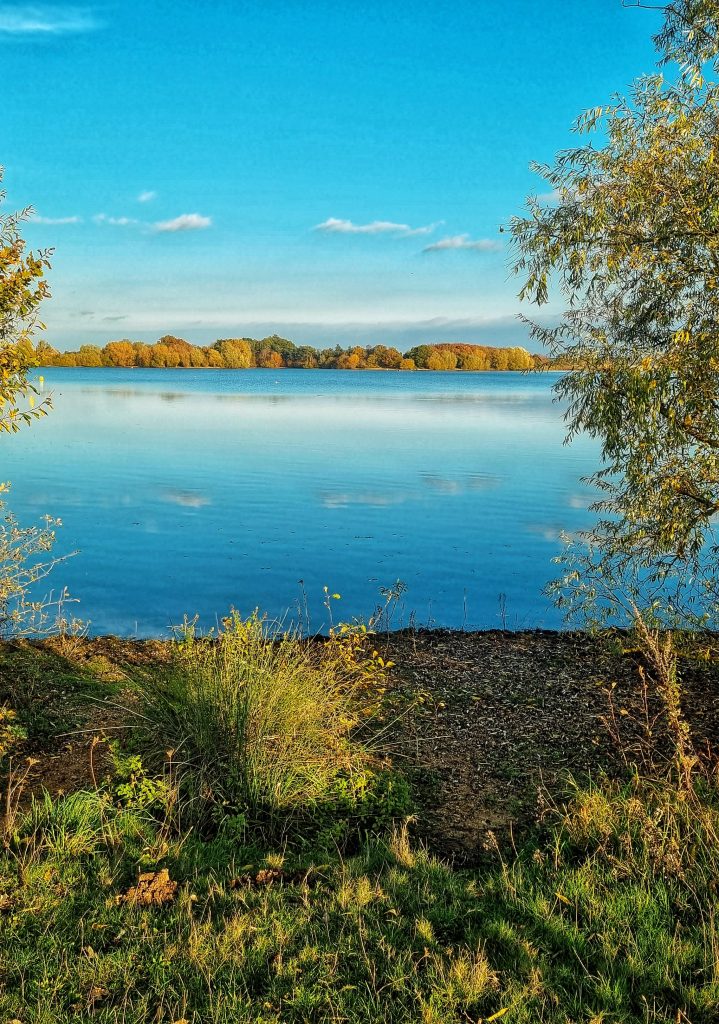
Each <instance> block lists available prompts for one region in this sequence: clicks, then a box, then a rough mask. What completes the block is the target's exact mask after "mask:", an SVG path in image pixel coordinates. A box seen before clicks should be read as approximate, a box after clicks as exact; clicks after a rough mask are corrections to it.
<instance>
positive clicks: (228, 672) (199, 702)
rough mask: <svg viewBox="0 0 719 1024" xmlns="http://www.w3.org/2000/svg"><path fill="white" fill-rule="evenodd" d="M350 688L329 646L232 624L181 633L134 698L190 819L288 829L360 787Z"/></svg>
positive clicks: (353, 684) (349, 675)
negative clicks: (231, 819) (204, 632)
mask: <svg viewBox="0 0 719 1024" xmlns="http://www.w3.org/2000/svg"><path fill="white" fill-rule="evenodd" d="M357 683H358V681H357V679H355V678H354V677H353V672H352V671H351V667H348V664H347V661H346V659H345V658H344V657H342V656H341V654H340V652H337V651H335V650H334V648H333V647H332V646H331V645H324V647H323V646H321V645H312V644H308V643H307V642H305V641H303V640H302V639H301V638H300V637H298V636H297V635H295V634H293V633H283V632H280V631H275V630H272V629H271V628H270V627H268V625H267V624H266V623H265V621H264V620H262V619H260V618H259V617H258V616H257V615H256V614H255V615H253V616H251V617H250V618H248V619H243V618H241V617H240V616H239V615H238V614H236V613H233V614H232V615H231V616H230V617H229V618H228V619H226V620H224V622H223V624H222V627H221V629H220V630H219V632H218V634H217V635H216V636H214V635H212V636H205V637H198V636H196V635H195V634H194V631H193V629H192V628H186V629H185V630H184V631H183V632H182V634H181V636H180V638H179V640H178V641H176V642H175V644H174V648H173V652H172V656H171V659H170V662H169V664H168V665H167V666H166V667H165V668H164V669H163V670H162V671H161V672H160V673H153V674H152V676H151V677H150V678H148V679H147V680H146V681H145V682H144V683H141V699H142V704H143V714H144V715H145V718H146V725H147V726H148V733H149V734H151V743H152V746H153V747H154V749H155V751H156V752H157V751H158V750H160V749H162V752H163V756H164V758H165V765H166V771H169V772H170V773H171V774H173V777H174V779H175V780H176V781H177V782H178V785H179V788H180V790H181V791H182V793H183V795H184V797H185V798H187V797H189V798H190V804H191V806H192V813H193V815H199V817H200V818H203V819H204V818H206V817H207V814H208V812H209V813H214V814H215V816H217V814H218V813H219V814H222V815H233V814H235V815H241V816H242V815H247V816H249V817H250V818H251V819H254V820H257V819H258V817H259V818H263V819H267V818H268V817H269V818H270V819H274V820H275V821H282V822H283V823H286V822H287V821H289V820H291V819H293V818H295V817H297V816H302V815H303V814H306V813H308V812H309V813H311V812H312V811H313V810H315V809H316V808H318V807H320V806H321V805H322V804H326V803H328V802H331V801H332V799H333V798H334V797H335V796H336V795H337V793H338V792H339V791H340V789H341V788H342V787H341V786H340V783H341V782H342V784H343V785H344V787H346V786H347V785H349V786H350V787H351V786H352V782H353V779H354V780H361V779H362V778H363V777H364V773H365V769H366V767H367V765H368V762H369V758H368V754H367V751H366V749H365V748H364V747H363V745H362V744H361V743H359V742H358V741H357V740H355V739H354V738H353V736H352V733H353V730H354V728H355V727H356V725H357V724H358V710H357V706H356V700H355V698H356V691H357ZM358 784H359V782H358ZM181 804H183V805H184V806H185V808H186V807H187V799H185V800H184V801H181Z"/></svg>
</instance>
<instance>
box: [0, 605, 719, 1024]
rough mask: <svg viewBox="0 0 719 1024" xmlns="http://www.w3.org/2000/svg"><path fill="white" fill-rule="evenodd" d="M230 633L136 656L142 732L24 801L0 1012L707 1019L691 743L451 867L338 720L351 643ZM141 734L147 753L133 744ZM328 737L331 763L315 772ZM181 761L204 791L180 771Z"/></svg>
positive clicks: (128, 1019) (713, 900)
mask: <svg viewBox="0 0 719 1024" xmlns="http://www.w3.org/2000/svg"><path fill="white" fill-rule="evenodd" d="M223 637H224V639H223V638H221V639H220V640H219V641H218V640H217V639H215V640H214V641H212V642H211V643H210V642H207V641H205V640H195V639H192V638H191V639H190V640H189V641H188V640H187V639H186V640H185V641H183V644H184V646H183V644H181V645H180V648H178V649H176V650H175V652H174V656H173V657H172V658H171V659H170V660H169V661H168V662H167V663H165V664H164V665H158V666H156V667H154V668H152V669H149V668H145V670H144V671H143V672H142V673H141V677H140V680H139V682H137V687H138V690H137V692H138V695H139V698H140V700H141V701H142V704H141V709H142V710H141V714H142V715H144V716H145V719H149V721H146V723H145V728H146V730H147V734H146V736H145V738H144V739H143V741H142V742H141V743H139V744H137V743H135V744H134V746H133V748H132V749H128V748H127V747H125V748H122V747H118V749H117V750H116V754H115V761H114V769H113V771H112V772H111V773H110V774H109V776H108V777H107V778H106V779H105V780H104V781H102V780H98V782H99V785H98V786H97V787H96V788H93V789H87V790H86V791H80V792H75V793H71V794H69V795H67V796H65V797H62V798H59V799H55V800H52V799H50V798H49V797H47V796H46V797H44V798H42V799H39V800H36V801H35V802H34V803H32V804H31V805H29V806H28V807H27V808H26V809H25V810H24V811H20V812H18V814H17V815H16V816H15V817H14V820H13V822H12V830H11V834H10V835H9V836H8V837H7V840H6V843H5V846H4V848H0V1021H7V1022H10V1021H20V1022H21V1024H50V1022H53V1024H55V1022H57V1024H70V1022H73V1024H75V1022H79V1021H97V1022H99V1024H140V1022H142V1024H145V1022H151V1021H152V1022H160V1024H165V1022H166V1024H178V1022H186V1024H230V1022H232V1024H235V1022H245V1021H246V1022H256V1024H324V1022H327V1024H330V1022H332V1024H334V1022H337V1024H339V1022H342V1024H360V1022H362V1024H365V1022H370V1024H405V1022H418V1024H468V1022H475V1024H476V1022H480V1021H482V1022H489V1021H499V1020H503V1021H507V1022H511V1024H535V1022H543V1024H635V1022H636V1024H715V1022H716V1021H717V1020H718V1019H719V913H718V911H719V906H718V903H719V883H718V881H717V880H718V879H719V786H718V785H717V778H716V775H715V774H714V770H713V769H712V767H711V766H709V765H707V764H704V765H702V764H700V763H698V762H696V761H695V762H693V763H692V764H691V765H688V762H687V754H686V751H683V752H682V757H681V758H680V759H678V760H677V761H674V762H669V763H668V764H665V765H664V767H662V768H661V770H657V771H655V772H654V773H653V774H652V773H650V772H648V771H645V772H644V773H643V774H640V773H639V772H638V771H629V772H628V773H627V775H626V776H625V778H624V779H623V780H621V781H617V780H616V779H609V778H604V777H600V778H597V779H596V780H595V781H594V782H593V783H592V782H589V781H587V780H584V782H583V783H582V785H577V786H575V788H574V789H573V790H572V791H571V792H569V793H568V795H567V799H566V802H565V803H564V804H559V805H557V806H554V807H552V808H551V809H550V810H549V811H548V812H546V817H545V820H544V821H542V822H541V823H540V824H538V826H537V830H536V832H535V834H534V835H533V836H532V837H530V839H529V840H528V841H527V842H526V844H525V845H524V846H522V848H520V849H519V850H515V851H512V852H511V853H507V852H506V848H505V846H504V845H502V849H501V850H500V844H496V846H495V847H493V848H490V849H488V851H487V854H486V857H485V859H484V861H483V863H482V864H481V865H479V866H477V867H474V868H471V869H470V868H457V867H453V866H452V865H450V864H448V863H444V862H442V861H440V860H438V859H437V858H435V857H433V856H432V855H431V854H430V853H429V852H428V851H427V850H426V849H424V848H422V847H421V846H418V845H417V843H416V842H415V841H413V839H412V834H411V824H410V825H407V824H406V823H404V822H403V821H402V816H403V813H404V811H405V810H406V800H405V799H404V796H403V792H404V791H403V789H402V785H401V780H399V779H398V778H397V776H396V774H393V773H392V772H391V771H389V770H387V769H385V768H382V769H379V768H377V767H376V766H374V767H373V765H372V764H371V758H370V756H369V754H368V751H367V749H366V746H363V745H362V744H359V743H358V742H357V741H356V739H355V738H354V737H355V735H356V729H357V728H358V726H357V724H356V723H358V722H360V721H361V720H362V719H363V711H364V710H369V711H371V712H372V715H374V714H375V712H376V707H377V692H378V691H380V690H381V689H383V687H382V686H381V685H378V680H377V678H375V675H374V673H375V672H376V669H371V671H370V670H369V669H368V667H367V665H365V663H364V661H363V656H362V654H361V653H359V650H360V646H361V645H358V644H357V642H356V639H354V638H353V639H352V640H351V641H350V642H349V645H347V644H344V643H343V644H340V645H339V646H337V645H335V646H334V647H333V646H332V644H331V643H330V644H329V645H328V646H327V648H326V650H325V651H324V658H319V657H318V655H317V652H316V651H315V653H314V654H313V653H312V652H311V651H309V650H308V649H307V648H303V647H302V645H299V644H297V643H296V642H294V641H293V642H291V643H290V642H289V641H287V643H288V644H289V646H288V647H285V646H284V642H283V641H282V640H281V638H280V641H279V642H277V639H278V638H273V637H271V636H268V635H267V633H266V631H265V629H264V627H262V626H261V625H260V624H259V623H257V621H256V620H251V621H250V623H249V624H248V623H244V624H242V623H239V622H238V621H236V620H233V621H231V622H230V623H229V624H228V625H227V627H226V628H225V630H224V631H223ZM348 652H349V653H348ZM23 657H26V658H30V657H31V650H30V649H28V650H26V652H25V655H23ZM370 660H371V661H372V660H375V661H376V659H370ZM52 665H54V669H53V670H52V671H55V672H56V673H57V677H56V678H57V679H65V680H67V679H70V678H75V677H73V676H72V672H71V671H70V669H69V668H68V665H67V664H65V663H64V662H61V661H57V662H53V663H52ZM43 666H44V667H45V668H47V669H48V670H50V666H51V663H50V662H43ZM26 667H27V666H26ZM50 676H52V672H50ZM14 678H16V677H14ZM29 678H31V679H32V680H35V679H36V675H33V674H32V672H30V673H29ZM153 680H154V683H155V685H156V689H155V692H154V693H153V691H152V683H153ZM280 684H281V685H280ZM14 685H16V686H17V685H18V684H17V679H16V682H15V684H14ZM53 685H54V684H53ZM63 685H64V684H63ZM68 685H69V684H68ZM74 685H75V686H76V688H75V689H74V690H72V693H73V699H75V698H77V699H78V700H79V698H80V696H81V693H82V692H85V688H87V687H90V690H91V689H92V687H91V684H90V683H89V682H88V680H87V678H86V676H85V675H83V674H82V673H80V674H79V675H78V676H77V680H76V684H74ZM33 686H36V683H35V682H33ZM328 687H329V690H328ZM51 689H52V687H51ZM58 689H59V690H62V687H61V686H59V685H58ZM33 692H35V693H37V692H39V690H37V689H36V690H34V691H33ZM88 692H89V691H88ZM320 694H321V695H322V696H323V697H325V698H327V699H325V700H323V701H322V702H319V696H320ZM213 701H217V704H214V703H213ZM302 701H305V702H307V703H308V705H309V704H311V702H313V701H314V702H315V704H314V708H313V707H311V706H308V707H307V709H306V712H305V711H303V705H302ZM335 701H336V703H335ZM347 701H349V702H350V703H349V704H348V703H347ZM293 702H299V703H298V708H299V710H298V712H297V713H296V714H295V715H294V716H293V715H292V713H291V711H292V707H293V706H295V705H294V703H293ZM31 705H32V701H28V707H30V710H31V711H32V707H31ZM51 707H54V704H52V705H51ZM318 708H319V709H320V710H319V711H318V710H317V709H318ZM26 710H27V708H26ZM53 714H55V712H54V711H53ZM345 719H346V721H345ZM25 720H26V722H28V723H30V724H32V722H33V721H35V720H36V719H35V718H34V717H33V714H32V713H31V714H29V715H27V716H26V719H25ZM37 720H39V719H37ZM14 721H15V719H11V720H10V722H11V723H13V722H14ZM58 721H60V719H58ZM349 723H353V724H349ZM41 724H42V727H43V729H44V728H45V725H44V724H43V723H42V722H41ZM282 730H284V732H282ZM30 731H31V730H30ZM6 733H7V736H6V739H5V741H4V742H5V743H6V745H11V744H12V742H13V736H12V734H11V732H9V731H8V730H7V729H6ZM137 734H138V733H137V731H135V732H133V734H132V735H133V736H136V735H137ZM278 735H281V736H284V742H282V743H280V744H277V742H276V740H275V738H274V737H276V736H278ZM152 736H154V737H155V739H154V752H155V755H156V759H157V760H156V764H155V763H153V761H152V758H151V757H150V758H147V757H146V756H145V754H140V753H138V751H139V750H140V749H142V750H147V749H149V747H148V744H150V737H152ZM290 740H292V741H293V743H296V747H293V746H292V743H290V742H289V741H290ZM29 742H30V743H31V746H32V744H34V743H37V742H38V737H37V736H36V737H34V738H33V737H32V736H31V737H30V741H29ZM168 743H171V744H174V745H175V746H176V752H175V753H174V754H173V758H172V760H171V762H170V764H171V765H174V768H173V769H172V770H170V771H168V767H167V762H166V760H165V758H164V752H165V749H166V745H167V744H168ZM277 751H280V752H281V754H282V757H281V758H280V759H279V761H280V763H279V764H277V763H276V760H277V759H275V760H273V757H272V755H273V753H275V754H276V752H277ZM318 751H320V752H322V756H323V757H327V758H328V760H329V766H321V768H320V769H317V768H315V767H314V765H315V758H317V757H318V753H317V752H318ZM180 752H182V753H180ZM355 758H356V760H353V759H355ZM183 759H184V760H183ZM348 759H349V761H348ZM181 765H183V766H184V767H182V770H180V766H181ZM238 765H239V768H238V770H237V771H236V774H233V773H232V770H231V769H232V768H233V766H234V767H237V766H238ZM348 766H349V767H348ZM191 768H192V770H193V771H195V772H198V773H199V774H200V775H201V778H202V793H200V792H199V787H197V786H196V785H193V786H190V785H188V783H189V779H188V780H185V781H182V779H181V778H180V777H179V776H180V775H181V774H182V772H185V773H189V772H190V769H191ZM173 772H174V773H175V774H173ZM373 773H375V774H374V778H375V782H374V784H373V785H374V789H373V788H372V786H371V785H370V786H368V785H367V783H366V779H367V778H368V777H370V776H372V774H373ZM350 778H354V779H355V780H356V783H357V784H353V785H352V786H350V787H349V788H348V783H347V780H348V779H350ZM362 779H364V780H365V782H364V783H363V784H360V782H359V781H357V780H362ZM248 780H250V781H248ZM252 780H255V781H252ZM377 780H381V783H380V782H378V781H377ZM363 785H364V790H363ZM395 786H396V788H393V787H395ZM263 787H264V788H263ZM303 787H306V788H305V789H303ZM368 789H369V790H370V791H371V797H370V798H368V799H366V800H365V797H366V792H367V790H368ZM303 792H306V793H308V794H309V795H310V796H309V798H308V799H303V797H302V794H303ZM363 800H364V802H363ZM199 803H202V806H203V808H204V810H203V811H202V813H201V814H198V813H197V807H196V806H194V805H195V804H198V806H199ZM188 804H189V805H190V808H189V810H186V806H187V805H188ZM268 806H269V807H270V808H271V809H272V813H271V814H270V815H269V820H270V826H269V827H268V819H267V814H266V809H267V807H268ZM178 808H179V813H178ZM238 809H239V810H238ZM285 814H286V815H287V817H286V819H283V816H284V815H285ZM273 815H274V816H275V819H274V820H286V821H289V822H291V823H292V824H291V830H290V829H289V827H285V828H279V829H278V828H276V827H272V825H273ZM310 825H314V828H310V827H309V826H310ZM350 835H351V837H352V841H351V842H349V841H348V837H349V836H350ZM299 836H302V841H298V837H299Z"/></svg>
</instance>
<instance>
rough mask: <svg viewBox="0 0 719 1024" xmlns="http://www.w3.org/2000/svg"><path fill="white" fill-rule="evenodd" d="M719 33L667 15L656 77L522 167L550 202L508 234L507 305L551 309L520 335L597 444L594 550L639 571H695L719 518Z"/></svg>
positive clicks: (699, 2)
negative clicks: (527, 303)
mask: <svg viewBox="0 0 719 1024" xmlns="http://www.w3.org/2000/svg"><path fill="white" fill-rule="evenodd" d="M718 24H719V2H718V0H681V2H677V3H674V4H671V5H670V6H669V7H668V8H667V11H666V19H665V23H664V27H663V29H662V31H661V33H660V34H659V36H657V38H656V43H657V46H658V48H659V64H660V66H661V67H662V68H663V69H664V70H663V72H660V73H655V74H652V75H649V76H645V77H642V78H639V79H638V80H637V81H636V82H635V83H634V85H633V87H632V90H631V93H630V95H629V96H627V97H625V96H616V97H614V99H613V100H612V101H611V102H610V103H608V104H606V105H604V106H601V107H596V108H595V109H593V110H590V111H589V112H587V113H586V114H584V115H583V116H582V117H581V118H580V119H579V121H578V122H577V125H576V130H577V132H578V133H579V134H581V135H590V136H593V138H592V139H591V140H590V141H589V142H587V143H586V144H584V145H581V146H579V147H577V148H573V149H570V150H568V151H566V152H562V153H560V154H559V155H558V157H557V158H556V161H555V163H554V164H553V165H552V166H537V167H536V170H537V171H538V172H539V174H540V175H541V176H542V178H544V180H545V181H546V182H547V183H548V185H549V186H550V188H551V189H552V190H553V192H554V195H555V196H556V201H555V202H549V203H548V202H542V201H540V199H539V198H537V197H530V199H529V200H528V212H527V213H526V214H525V215H524V216H521V217H517V218H515V219H514V220H513V221H512V224H511V230H512V235H513V242H514V246H515V270H516V272H517V273H518V274H519V275H520V276H521V277H522V278H523V284H522V290H521V296H522V297H523V298H525V299H528V300H531V301H533V302H535V303H537V304H538V305H542V304H544V303H546V302H547V301H548V300H549V299H550V295H553V293H554V291H555V290H556V291H558V292H559V294H560V295H561V296H562V298H563V302H564V306H565V309H564V312H563V314H562V315H561V318H560V319H559V323H558V324H557V325H556V326H552V327H541V326H539V325H537V324H534V325H532V331H533V336H534V337H535V338H538V339H540V340H541V341H542V342H543V343H544V344H545V345H546V346H547V347H548V349H549V351H550V352H551V353H552V354H553V356H555V357H556V358H564V359H566V360H568V361H569V362H570V364H571V365H573V366H575V367H578V369H575V370H574V371H573V372H572V373H569V374H567V375H565V376H564V377H563V378H562V379H561V381H560V382H559V384H558V385H557V391H558V393H559V395H560V396H561V397H562V398H563V399H565V400H566V401H567V403H568V413H567V419H568V433H569V437H570V438H571V437H573V436H574V435H575V434H577V433H578V432H579V431H587V432H588V433H589V434H591V435H593V436H595V437H597V438H599V439H600V440H601V444H602V455H603V465H602V468H601V470H600V471H599V473H598V474H597V475H596V476H595V478H594V480H595V483H597V484H598V485H599V486H600V487H601V488H602V489H603V491H604V494H603V500H602V501H601V502H599V503H598V505H597V506H596V507H597V508H599V509H600V510H601V511H602V512H603V513H604V515H603V518H602V521H601V523H600V526H599V530H598V538H599V540H600V544H601V546H602V548H603V551H604V553H605V555H606V556H607V557H608V558H612V557H626V558H634V559H638V560H639V563H641V564H644V565H645V566H654V567H656V566H658V565H663V566H665V567H666V565H668V564H671V562H672V561H673V560H676V559H680V560H682V561H683V563H684V565H685V566H689V565H691V564H695V563H698V561H699V560H700V559H704V558H705V556H706V546H705V542H707V541H708V540H709V539H710V538H709V536H708V535H709V533H710V532H711V519H712V516H714V515H715V513H717V512H718V511H719V129H718V127H717V126H718V125H719V86H718V85H717V83H716V82H715V81H713V80H711V76H712V75H713V74H714V73H715V72H716V71H717V68H718V66H719V35H718V31H717V26H718ZM702 552H704V554H702ZM714 554H715V559H714V560H715V561H716V551H715V552H714Z"/></svg>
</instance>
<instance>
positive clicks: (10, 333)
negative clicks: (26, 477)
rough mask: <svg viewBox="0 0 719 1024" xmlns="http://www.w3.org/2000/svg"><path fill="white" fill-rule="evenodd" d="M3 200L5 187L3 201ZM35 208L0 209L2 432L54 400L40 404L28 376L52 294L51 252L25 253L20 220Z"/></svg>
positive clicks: (38, 413) (0, 194)
mask: <svg viewBox="0 0 719 1024" xmlns="http://www.w3.org/2000/svg"><path fill="white" fill-rule="evenodd" d="M0 181H2V168H1V167H0ZM4 200H5V192H4V191H0V203H2V202H4ZM31 212H32V211H31V210H30V209H26V210H23V211H21V212H20V213H11V214H6V215H2V214H0V432H2V431H16V430H18V429H19V428H20V426H22V424H23V423H28V422H29V421H30V420H31V419H32V418H33V417H36V416H42V415H44V414H45V412H46V411H47V407H48V405H49V400H48V399H44V400H43V401H42V402H40V403H36V401H35V396H36V395H37V394H38V391H37V389H36V388H35V386H34V385H33V384H32V383H31V381H30V380H29V377H28V371H29V370H30V368H31V367H32V366H34V365H35V363H36V359H35V350H34V348H33V345H32V341H31V338H32V334H33V332H34V331H35V330H36V329H37V328H38V327H41V326H42V325H41V324H40V323H39V321H38V318H37V310H38V306H39V304H40V302H41V301H42V300H43V298H45V297H46V296H47V295H48V286H47V281H46V280H45V276H44V275H45V271H46V269H48V267H49V262H48V254H47V253H32V252H28V253H26V252H25V242H24V240H23V238H22V237H21V236H20V225H21V224H22V222H23V221H24V220H27V218H28V217H29V216H30V213H31Z"/></svg>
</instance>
